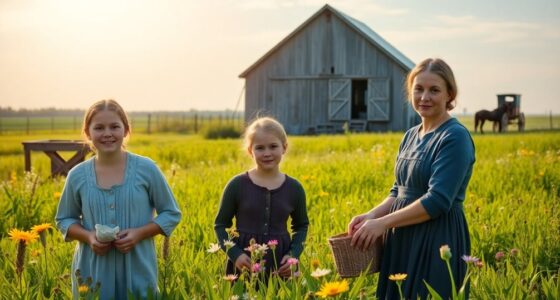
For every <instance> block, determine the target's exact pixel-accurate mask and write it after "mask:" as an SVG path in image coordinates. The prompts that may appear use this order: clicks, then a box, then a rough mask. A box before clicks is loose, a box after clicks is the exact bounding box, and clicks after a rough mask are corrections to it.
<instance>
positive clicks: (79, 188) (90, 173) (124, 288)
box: [56, 100, 181, 299]
mask: <svg viewBox="0 0 560 300" xmlns="http://www.w3.org/2000/svg"><path fill="white" fill-rule="evenodd" d="M82 132H83V134H84V135H85V137H86V138H87V141H88V142H89V143H90V145H91V147H92V148H93V149H94V151H95V154H96V155H95V156H93V157H92V158H90V159H89V160H87V161H84V162H83V163H81V164H79V165H77V166H76V167H74V168H73V169H72V170H71V171H70V172H69V173H68V177H67V178H66V183H65V185H64V190H63V192H62V196H61V198H60V202H59V204H58V210H57V214H56V225H57V228H58V229H59V230H60V231H61V232H62V234H63V236H64V240H65V241H73V240H77V241H78V244H77V247H76V250H75V252H74V257H73V261H72V293H73V297H74V299H77V298H78V296H79V292H78V291H79V290H81V291H85V290H86V288H87V290H89V291H90V292H91V291H92V290H95V288H96V286H98V289H99V290H98V292H99V293H100V299H127V298H128V295H129V293H131V294H132V295H134V296H135V298H146V297H148V295H149V294H157V292H158V288H157V260H156V251H155V246H154V239H153V237H154V236H155V235H157V234H164V235H165V236H169V235H171V232H173V230H174V229H175V227H176V226H177V224H178V223H179V221H180V219H181V211H180V210H179V208H178V206H177V202H176V201H175V197H174V196H173V193H172V191H171V189H170V187H169V185H168V184H167V182H166V180H165V178H164V176H163V174H162V172H161V171H160V169H159V168H158V167H157V166H156V164H155V163H154V161H152V160H151V159H149V158H146V157H143V156H140V155H136V154H133V153H130V152H128V151H126V150H124V148H123V141H124V140H125V138H127V137H128V135H129V134H130V124H129V122H128V118H127V116H126V113H125V112H124V110H123V109H122V107H121V106H120V105H119V104H118V103H117V102H116V101H114V100H101V101H98V102H96V103H94V104H93V105H92V106H91V107H90V108H89V109H88V111H87V112H86V114H85V118H84V123H83V128H82ZM96 225H105V226H107V227H109V228H111V229H116V230H118V233H117V234H116V235H113V236H111V235H109V236H103V235H102V233H101V232H97V234H96V230H95V226H96ZM117 226H118V228H116V227H117ZM98 227H99V226H98ZM89 278H91V280H88V279H89ZM88 284H89V285H88ZM80 287H81V289H80Z"/></svg>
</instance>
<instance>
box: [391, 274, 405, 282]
mask: <svg viewBox="0 0 560 300" xmlns="http://www.w3.org/2000/svg"><path fill="white" fill-rule="evenodd" d="M405 279H406V274H402V273H398V274H393V275H389V280H392V281H403V280H405Z"/></svg>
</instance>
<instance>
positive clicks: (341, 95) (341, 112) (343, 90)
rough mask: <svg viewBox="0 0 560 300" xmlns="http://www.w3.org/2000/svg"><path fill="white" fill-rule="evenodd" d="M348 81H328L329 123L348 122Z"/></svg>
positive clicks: (350, 89) (349, 82) (349, 93)
mask: <svg viewBox="0 0 560 300" xmlns="http://www.w3.org/2000/svg"><path fill="white" fill-rule="evenodd" d="M351 82H352V81H351V80H350V79H331V80H329V121H348V120H350V112H351V110H350V96H351V94H352V93H351V92H352V87H351Z"/></svg>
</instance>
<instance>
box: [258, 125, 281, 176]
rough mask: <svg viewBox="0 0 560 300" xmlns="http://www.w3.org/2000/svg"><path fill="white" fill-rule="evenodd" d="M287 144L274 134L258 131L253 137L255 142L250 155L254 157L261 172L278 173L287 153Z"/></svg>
mask: <svg viewBox="0 0 560 300" xmlns="http://www.w3.org/2000/svg"><path fill="white" fill-rule="evenodd" d="M286 147H287V145H286V144H282V141H281V140H280V139H279V138H278V137H277V136H275V135H274V134H271V133H268V132H265V131H263V130H257V131H256V132H255V135H254V136H253V142H252V144H251V147H250V148H249V154H251V156H252V157H253V160H254V161H255V164H256V165H257V169H259V170H261V171H276V170H278V165H279V164H280V162H281V161H282V156H283V155H284V153H286Z"/></svg>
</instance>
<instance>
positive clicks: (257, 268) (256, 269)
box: [251, 263, 262, 273]
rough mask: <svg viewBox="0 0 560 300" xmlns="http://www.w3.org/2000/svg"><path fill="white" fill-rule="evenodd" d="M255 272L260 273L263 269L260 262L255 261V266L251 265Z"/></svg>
mask: <svg viewBox="0 0 560 300" xmlns="http://www.w3.org/2000/svg"><path fill="white" fill-rule="evenodd" d="M251 269H252V271H253V273H259V272H261V271H262V267H261V265H260V264H259V263H254V264H253V266H252V267H251Z"/></svg>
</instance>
